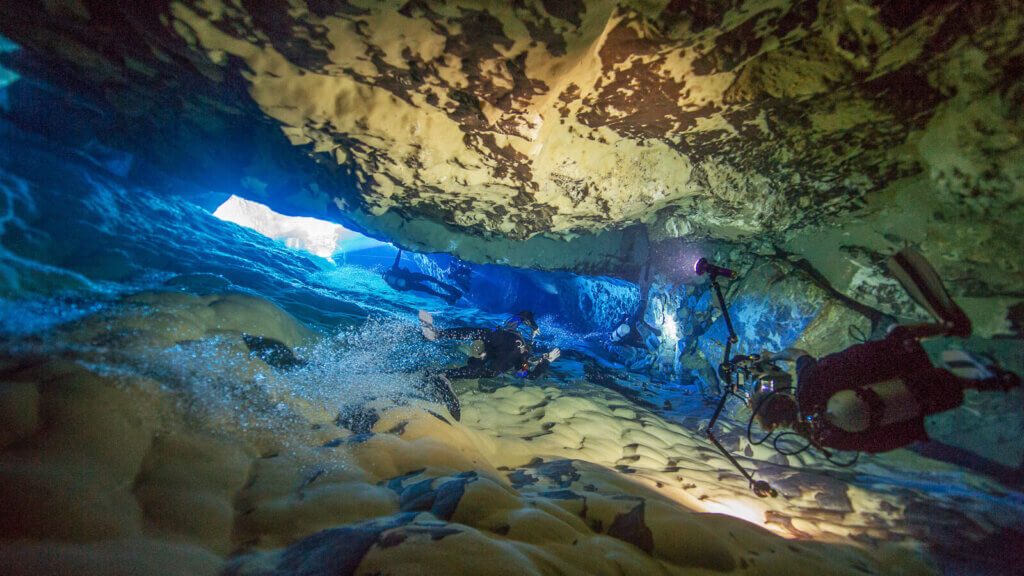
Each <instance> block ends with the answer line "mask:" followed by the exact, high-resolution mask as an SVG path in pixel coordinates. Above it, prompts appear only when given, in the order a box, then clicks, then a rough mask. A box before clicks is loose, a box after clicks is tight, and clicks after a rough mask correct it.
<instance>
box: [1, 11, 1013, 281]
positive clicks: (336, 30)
mask: <svg viewBox="0 0 1024 576" xmlns="http://www.w3.org/2000/svg"><path fill="white" fill-rule="evenodd" d="M1020 6H1021V5H1020V3H1019V2H1016V1H1009V2H1006V1H1004V2H997V1H970V2H968V1H962V2H950V1H946V2H924V1H907V2H899V1H894V0H884V1H874V2H866V1H860V2H859V1H853V0H821V1H799V0H779V1H764V2H752V1H750V2H741V1H736V0H708V1H706V2H697V1H684V0H672V1H667V0H661V1H653V0H652V1H643V2H612V1H583V0H573V1H563V2H556V1H553V0H544V1H513V2H469V1H462V2H427V1H417V0H411V1H406V2H383V1H377V0H373V1H370V0H366V1H356V0H353V1H346V0H307V1H305V2H303V1H299V0H275V1H248V0H236V1H222V0H197V1H192V0H184V1H175V2H166V1H161V2H128V3H113V2H107V1H100V0H96V1H91V0H71V1H66V0H51V1H47V2H43V3H42V8H40V6H36V5H34V3H28V2H3V3H0V33H2V34H3V35H5V36H6V37H8V38H10V39H11V40H13V41H14V42H16V43H18V44H19V45H21V46H22V47H23V48H24V49H25V50H23V51H21V52H17V53H10V54H7V55H6V58H5V65H7V66H8V67H11V68H15V69H16V70H18V71H19V72H20V73H21V74H23V75H25V76H31V77H36V78H39V79H41V80H43V81H45V82H47V83H49V84H50V85H58V86H60V87H62V88H65V89H67V90H68V91H69V92H71V93H73V94H76V97H75V99H74V100H71V99H69V100H68V102H67V107H68V110H66V111H65V113H68V112H70V111H72V110H73V109H76V107H77V109H79V113H78V115H79V116H80V117H82V118H85V117H88V118H89V119H90V122H91V123H92V125H93V131H91V132H88V133H80V132H81V131H78V132H76V131H73V130H71V131H68V130H62V129H61V128H60V127H57V128H54V129H53V130H52V131H53V132H54V133H55V134H59V137H60V138H64V139H69V138H70V139H73V138H78V139H80V140H81V142H82V144H83V145H84V144H86V143H89V144H90V145H92V144H94V143H95V142H96V141H98V142H102V144H103V145H104V146H107V147H110V148H114V149H119V150H124V151H128V152H131V153H132V154H135V155H137V156H139V157H143V158H145V159H147V160H148V161H149V162H150V163H152V164H155V165H156V166H158V167H159V168H160V169H162V170H164V171H166V172H168V173H170V174H172V175H174V176H176V177H179V178H182V179H184V180H188V181H193V182H196V183H199V184H200V185H203V186H208V187H210V188H212V189H215V190H218V191H230V192H234V193H237V194H240V195H243V196H246V197H248V198H250V199H253V200H257V201H261V202H264V203H266V204H269V205H270V206H272V207H274V208H276V209H278V210H281V211H285V212H289V213H301V214H304V215H312V216H318V217H321V218H327V219H331V220H335V221H341V222H342V223H346V224H349V225H355V226H356V227H358V228H361V229H363V230H365V231H367V232H369V233H370V234H373V235H376V236H384V237H387V238H389V239H393V240H396V241H397V242H399V243H400V244H403V245H406V246H408V247H411V248H415V249H419V250H437V251H447V252H453V253H456V254H458V255H460V256H462V257H464V258H467V259H470V260H475V261H500V262H505V263H509V264H514V265H520V266H531V267H536V268H567V269H574V270H578V271H588V272H595V271H596V272H604V273H613V274H618V275H627V276H628V274H629V273H630V272H629V270H632V269H634V268H635V267H636V265H637V264H639V263H640V262H642V261H643V260H644V259H645V258H646V255H647V252H648V251H649V246H654V247H655V249H657V247H658V246H668V247H672V246H677V245H678V243H679V242H684V241H685V242H690V241H696V242H703V243H704V244H705V246H712V247H713V246H718V247H720V248H722V249H721V251H720V258H723V259H725V260H726V262H727V263H729V262H735V261H737V260H742V259H746V258H747V257H748V256H750V255H751V254H760V255H771V256H779V255H787V256H789V257H790V258H791V259H801V260H804V261H805V262H807V263H809V264H810V265H811V266H813V267H814V268H815V269H816V270H817V271H818V272H820V273H821V275H822V277H823V278H825V279H827V280H828V281H829V282H830V283H831V284H832V285H833V286H835V287H836V288H837V289H838V290H839V291H840V292H844V293H846V294H847V295H851V296H854V297H856V296H857V294H856V292H857V289H858V286H861V285H865V284H870V283H871V282H870V280H866V278H871V277H880V276H881V275H882V274H883V273H882V272H881V268H880V266H879V264H880V257H879V255H880V254H882V253H884V252H885V251H887V250H890V249H891V248H892V247H895V246H900V245H902V244H904V243H911V244H915V245H918V246H920V247H921V248H922V250H923V251H924V252H925V254H926V255H927V256H928V257H929V258H930V259H932V261H933V262H935V264H936V266H937V267H938V268H939V270H940V272H942V273H943V274H944V275H945V277H946V278H947V279H948V281H949V284H950V285H951V286H952V288H953V290H954V293H955V294H956V295H958V296H977V297H996V296H1000V297H1015V298H1018V299H1019V297H1020V296H1021V294H1022V292H1024V260H1022V259H1021V258H1020V247H1021V245H1022V240H1024V232H1022V230H1024V215H1022V208H1021V205H1022V200H1024V174H1022V172H1024V145H1022V138H1024V123H1022V114H1024V113H1022V110H1024V82H1022V62H1024V42H1022V38H1024V33H1022V32H1024V30H1022V27H1024V13H1022V11H1021V8H1020ZM44 115H45V113H40V117H42V116H44ZM23 116H24V115H23ZM54 122H55V121H54ZM45 123H46V122H45V121H42V120H41V122H40V124H41V125H45ZM37 128H38V127H37ZM641 225H642V226H641ZM645 232H646V234H645ZM645 236H646V237H649V239H650V241H651V242H652V243H653V244H650V245H649V244H648V243H647V242H646V240H645V238H644V237H645ZM677 239H680V240H677ZM564 240H570V242H569V243H568V244H566V243H564V242H563V241H564ZM737 249H738V250H737ZM662 252H663V253H665V252H668V251H667V250H662ZM729 254H731V257H730V256H729ZM662 259H663V261H664V262H665V263H668V261H669V260H671V258H670V257H664V256H663V257H662Z"/></svg>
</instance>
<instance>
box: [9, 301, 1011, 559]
mask: <svg viewBox="0 0 1024 576" xmlns="http://www.w3.org/2000/svg"><path fill="white" fill-rule="evenodd" d="M243 334H261V335H264V336H266V337H269V338H273V339H275V340H278V341H280V342H282V343H284V344H286V345H288V346H290V347H293V348H296V349H297V350H300V351H302V352H303V353H304V354H305V355H306V356H307V357H308V358H310V359H311V361H310V363H309V364H307V365H305V366H302V367H299V368H293V369H290V370H284V369H275V368H272V367H270V366H268V365H267V364H266V363H264V362H263V361H262V360H260V359H258V358H255V357H253V356H251V355H250V354H249V351H248V349H247V348H246V346H245V344H244V341H243V338H242V335H243ZM342 344H344V345H342ZM371 344H372V346H369V345H371ZM410 346H411V347H413V348H417V347H419V348H421V347H422V343H421V342H420V341H419V336H418V333H417V331H416V328H415V326H414V325H413V324H412V323H407V324H403V325H384V326H380V325H378V326H376V327H364V328H361V329H359V330H357V331H356V332H353V333H349V334H348V335H346V336H345V338H344V339H342V340H339V339H337V338H335V339H331V338H327V337H323V336H317V335H316V334H314V333H313V332H312V331H311V330H309V329H308V328H306V327H305V326H303V325H302V324H300V323H298V322H297V321H295V320H294V319H292V318H291V317H290V316H289V315H287V314H286V313H284V312H283V311H282V310H280V309H279V308H276V307H275V306H274V305H272V304H270V303H269V302H267V301H265V300H262V299H259V298H256V297H251V296H240V295H218V294H213V295H205V296H196V295H190V294H184V293H143V294H139V295H136V296H133V297H130V298H128V299H126V300H125V301H123V302H122V303H121V304H120V305H119V306H116V307H112V308H108V309H107V310H105V311H102V312H100V313H98V314H95V315H93V316H90V317H87V318H85V319H83V320H80V321H77V322H75V323H73V324H71V325H69V326H66V327H64V328H61V329H58V330H56V331H54V332H52V333H50V334H49V335H47V336H45V337H40V338H26V339H22V340H21V341H18V342H8V343H6V344H5V349H6V350H7V353H5V355H4V357H3V359H2V364H0V375H2V379H3V381H4V387H3V388H2V390H3V392H2V394H0V414H2V418H0V422H3V425H2V428H0V447H2V451H0V498H2V500H3V502H4V506H3V507H0V526H2V530H3V532H2V534H0V538H2V539H3V543H4V545H3V546H0V565H3V566H6V567H8V569H10V570H13V571H14V572H15V573H24V574H47V573H104V574H131V573H148V574H183V573H190V574H215V573H224V574H246V575H249V574H268V575H269V574H275V575H276V574H321V573H334V574H381V573H390V574H417V573H423V572H424V570H427V567H429V571H430V572H431V573H489V574H709V573H716V574H718V573H734V574H741V573H757V574H786V575H792V574H804V573H806V574H822V573H829V574H924V573H930V572H933V571H941V572H946V573H971V572H977V573H1009V572H1011V571H1012V570H1014V569H1015V568H1014V567H1019V566H1020V565H1021V556H1020V550H1022V548H1021V547H1020V546H1019V544H1020V542H1021V538H1022V533H1021V531H1020V526H1021V518H1022V517H1024V500H1022V498H1021V494H1020V493H1019V492H1015V491H1013V490H1010V489H1008V488H1006V487H1004V486H1002V485H1000V484H999V483H997V482H995V481H993V480H991V479H988V478H985V477H983V476H980V475H977V474H974V473H972V472H970V471H966V470H963V469H960V468H957V467H956V466H953V465H950V464H942V463H938V462H936V461H933V460H929V459H926V458H924V457H921V456H918V455H916V454H914V453H912V452H908V451H897V452H894V453H891V454H888V455H883V456H873V457H864V458H862V459H861V460H860V461H859V462H858V463H857V464H856V465H855V466H854V467H852V468H847V469H838V468H836V467H834V466H831V465H828V464H827V463H824V462H823V461H822V459H821V458H820V457H818V456H815V455H813V454H810V453H805V454H803V455H800V456H796V457H785V456H780V455H777V454H774V453H773V452H772V451H771V450H770V449H767V448H766V447H764V446H749V445H748V443H747V441H746V439H745V438H744V437H743V434H744V431H743V430H742V427H741V426H740V425H738V424H734V423H733V422H742V423H743V424H745V422H744V418H743V417H742V415H737V416H736V418H735V419H729V420H728V421H726V422H724V423H723V425H722V434H721V436H722V438H723V441H724V443H725V444H726V445H727V446H729V447H730V448H732V449H733V450H734V451H735V453H736V454H737V456H738V458H739V459H740V461H741V462H743V463H744V464H745V465H746V466H748V467H749V468H750V469H752V470H755V471H756V474H757V475H758V477H760V478H764V479H766V480H768V481H770V482H771V483H772V484H773V485H774V486H775V487H776V488H777V489H778V490H779V492H780V495H779V497H778V498H774V499H772V498H769V499H759V498H757V497H755V496H754V495H753V494H752V493H751V492H750V491H749V490H748V487H747V485H746V482H745V481H744V480H743V478H742V477H740V476H739V475H738V474H737V473H736V472H735V471H734V470H733V469H732V468H731V467H730V465H729V463H728V462H727V461H726V460H725V459H724V458H722V457H721V456H720V455H719V454H718V453H717V452H716V451H715V450H714V448H713V447H712V446H711V445H709V444H708V443H707V442H706V441H705V440H704V439H703V437H702V436H701V435H700V434H699V433H698V431H697V430H698V428H699V426H700V425H701V423H702V418H703V419H706V417H707V416H708V415H709V414H710V411H711V409H712V407H711V406H710V405H708V404H707V403H705V402H704V401H702V400H700V399H699V395H697V394H696V393H693V394H689V395H685V394H683V395H680V392H679V391H678V389H673V390H669V389H668V388H665V389H660V390H659V388H658V385H657V384H656V383H655V384H650V385H649V386H648V387H647V390H646V391H642V390H640V389H639V385H640V382H641V380H640V379H639V378H637V377H635V376H633V377H627V378H625V379H622V380H618V379H616V385H617V386H619V387H621V388H620V389H621V390H622V391H624V392H626V393H627V394H628V395H631V396H633V397H634V399H637V400H639V402H634V401H630V400H628V399H627V398H626V397H624V396H623V395H621V394H619V393H618V392H616V391H613V390H611V389H609V388H608V387H606V386H597V385H595V384H593V383H591V382H589V381H588V380H587V379H586V378H585V376H584V369H583V365H581V364H580V363H579V362H577V361H574V360H565V361H560V362H559V363H558V364H557V365H556V368H555V369H554V370H552V372H551V374H550V375H549V376H548V377H546V378H544V379H541V380H538V381H536V382H533V383H529V384H526V385H519V384H515V383H513V382H511V381H506V380H503V379H501V378H499V379H495V380H486V381H484V380H481V381H464V382H460V383H458V386H457V389H458V392H459V395H460V397H461V399H462V404H463V408H462V418H461V421H460V422H456V421H454V419H453V418H452V417H451V415H450V414H449V413H448V412H447V411H446V410H445V408H444V407H443V406H441V405H438V404H433V403H430V402H428V401H426V400H423V399H419V398H417V397H416V393H415V392H411V390H413V387H412V386H411V385H409V383H410V382H413V381H414V378H415V377H414V376H412V375H409V374H398V373H395V372H389V370H388V368H387V366H388V363H389V362H392V361H393V360H394V355H395V354H400V353H402V352H403V351H405V352H408V350H410V349H412V348H409V347H410ZM608 377H612V378H613V377H614V375H609V376H608ZM592 379H593V378H592ZM634 386H635V387H636V388H635V389H633V387H634ZM353 390H355V391H353ZM631 390H632V391H631ZM1015 394H1016V395H1013V396H1009V397H1008V399H1009V401H1015V402H1020V401H1021V399H1020V393H1019V391H1018V392H1016V393H1015ZM666 399H667V400H670V402H672V404H673V409H672V410H669V411H663V410H660V409H655V407H662V406H663V404H664V400H666ZM339 412H340V414H339Z"/></svg>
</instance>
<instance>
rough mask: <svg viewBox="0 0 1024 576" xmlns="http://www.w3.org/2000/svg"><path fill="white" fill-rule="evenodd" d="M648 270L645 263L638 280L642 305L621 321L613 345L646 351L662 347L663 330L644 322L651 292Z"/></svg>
mask: <svg viewBox="0 0 1024 576" xmlns="http://www.w3.org/2000/svg"><path fill="white" fill-rule="evenodd" d="M648 269H649V263H645V264H644V265H643V267H642V268H641V269H640V278H639V279H638V280H637V287H638V288H639V289H640V305H639V307H638V308H637V311H636V313H635V314H632V315H630V314H623V315H622V318H620V319H619V322H618V326H617V327H616V328H615V330H614V331H613V332H612V334H611V337H610V338H611V341H612V343H613V344H619V345H622V346H629V347H631V348H636V349H638V350H646V351H651V350H656V349H657V348H658V346H660V345H661V342H660V340H659V337H660V336H661V330H659V329H657V328H655V327H654V326H651V325H650V324H648V323H647V322H646V321H645V320H644V312H646V310H647V301H648V297H649V295H650V291H651V283H650V279H649V277H648V274H647V273H648Z"/></svg>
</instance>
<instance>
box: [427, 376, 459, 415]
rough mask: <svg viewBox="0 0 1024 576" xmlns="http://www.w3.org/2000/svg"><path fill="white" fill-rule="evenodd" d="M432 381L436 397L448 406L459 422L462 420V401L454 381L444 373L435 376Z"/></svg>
mask: <svg viewBox="0 0 1024 576" xmlns="http://www.w3.org/2000/svg"><path fill="white" fill-rule="evenodd" d="M431 383H432V384H433V385H434V397H435V398H436V399H437V401H438V402H441V403H442V404H444V405H445V407H447V408H448V412H449V413H450V414H451V415H452V418H455V421H456V422H458V421H459V420H462V403H461V402H459V397H458V396H457V395H456V394H455V389H453V388H452V382H451V380H449V379H448V378H447V377H446V376H445V375H444V374H438V375H437V376H435V377H434V378H433V379H432V380H431Z"/></svg>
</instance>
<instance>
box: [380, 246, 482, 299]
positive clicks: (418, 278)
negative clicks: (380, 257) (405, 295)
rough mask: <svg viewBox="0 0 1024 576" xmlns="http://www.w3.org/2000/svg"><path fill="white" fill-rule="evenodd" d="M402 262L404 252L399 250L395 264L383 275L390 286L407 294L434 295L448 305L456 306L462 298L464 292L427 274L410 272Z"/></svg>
mask: <svg viewBox="0 0 1024 576" xmlns="http://www.w3.org/2000/svg"><path fill="white" fill-rule="evenodd" d="M401 260H402V250H401V248H399V250H398V255H397V256H395V263H394V264H392V265H391V268H389V269H388V270H386V271H384V274H383V275H382V276H383V278H384V281H385V282H387V284H388V286H391V287H392V288H394V289H395V290H398V291H399V292H405V291H408V290H415V291H417V292H426V293H427V294H432V295H434V296H437V297H439V298H441V299H442V300H444V301H445V302H447V303H448V304H454V303H455V301H456V300H458V299H459V298H461V297H462V292H461V291H459V290H458V289H457V288H455V287H453V286H449V285H447V284H445V283H444V282H441V281H440V280H438V279H436V278H433V277H430V276H427V275H426V274H420V273H419V272H410V271H409V270H406V269H405V268H402V267H401V266H400V265H399V263H400V262H401Z"/></svg>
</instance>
